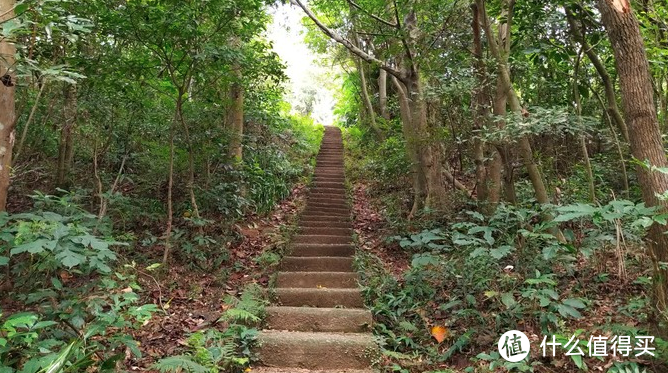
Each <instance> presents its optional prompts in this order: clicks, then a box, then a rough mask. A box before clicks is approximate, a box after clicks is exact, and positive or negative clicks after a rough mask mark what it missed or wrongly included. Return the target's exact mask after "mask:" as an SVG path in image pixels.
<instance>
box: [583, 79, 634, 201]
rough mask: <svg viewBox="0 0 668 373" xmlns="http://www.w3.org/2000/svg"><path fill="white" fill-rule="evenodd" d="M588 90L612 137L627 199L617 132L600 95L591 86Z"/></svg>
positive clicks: (626, 187) (626, 180) (627, 176)
mask: <svg viewBox="0 0 668 373" xmlns="http://www.w3.org/2000/svg"><path fill="white" fill-rule="evenodd" d="M589 90H590V91H591V92H592V93H593V94H594V96H595V97H596V101H598V104H599V106H600V107H601V110H602V111H603V118H601V119H602V120H603V121H604V122H605V124H607V125H608V128H609V129H610V135H612V140H613V142H614V144H615V149H616V150H617V156H618V157H619V168H620V170H621V171H622V182H623V184H624V187H623V189H624V195H625V196H626V197H627V198H628V197H629V174H628V172H627V171H626V156H625V155H624V150H623V149H622V145H621V142H620V141H619V136H617V130H615V124H614V123H613V121H612V118H610V114H609V113H608V112H607V110H606V105H605V103H604V102H603V99H602V98H601V95H599V94H598V92H596V90H595V89H593V88H592V87H591V86H589Z"/></svg>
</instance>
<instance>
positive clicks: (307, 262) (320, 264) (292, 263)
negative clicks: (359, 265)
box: [281, 256, 353, 272]
mask: <svg viewBox="0 0 668 373" xmlns="http://www.w3.org/2000/svg"><path fill="white" fill-rule="evenodd" d="M281 270H283V271H294V272H319V271H322V272H352V271H353V259H352V258H345V257H336V256H314V257H298V256H286V257H285V258H283V262H282V263H281Z"/></svg>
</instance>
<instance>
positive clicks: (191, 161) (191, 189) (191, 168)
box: [176, 92, 200, 219]
mask: <svg viewBox="0 0 668 373" xmlns="http://www.w3.org/2000/svg"><path fill="white" fill-rule="evenodd" d="M184 93H185V92H184ZM184 93H179V97H178V98H177V99H176V111H177V114H178V116H179V121H180V122H181V126H182V127H183V134H184V135H185V140H186V144H187V146H188V194H190V204H191V205H192V209H193V217H195V218H196V219H199V218H200V216H199V207H198V206H197V198H195V153H194V150H193V144H192V141H191V139H190V129H189V128H188V124H187V123H186V121H185V119H184V118H183V94H184Z"/></svg>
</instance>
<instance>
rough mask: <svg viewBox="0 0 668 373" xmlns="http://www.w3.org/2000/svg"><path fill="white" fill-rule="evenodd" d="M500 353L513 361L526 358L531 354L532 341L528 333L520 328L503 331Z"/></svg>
mask: <svg viewBox="0 0 668 373" xmlns="http://www.w3.org/2000/svg"><path fill="white" fill-rule="evenodd" d="M498 347H499V354H501V357H502V358H503V359H504V360H506V361H509V362H511V363H516V362H518V361H522V360H524V358H525V357H527V355H529V350H530V349H531V342H529V337H527V336H526V334H524V333H522V332H520V331H519V330H511V331H508V332H505V333H503V335H502V336H501V339H499V343H498Z"/></svg>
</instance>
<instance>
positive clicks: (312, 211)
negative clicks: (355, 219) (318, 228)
mask: <svg viewBox="0 0 668 373" xmlns="http://www.w3.org/2000/svg"><path fill="white" fill-rule="evenodd" d="M350 213H351V211H350V210H335V209H325V208H322V209H319V208H316V207H309V206H308V205H307V207H306V208H305V209H304V212H303V214H305V215H325V216H343V217H346V218H348V217H350Z"/></svg>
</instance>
